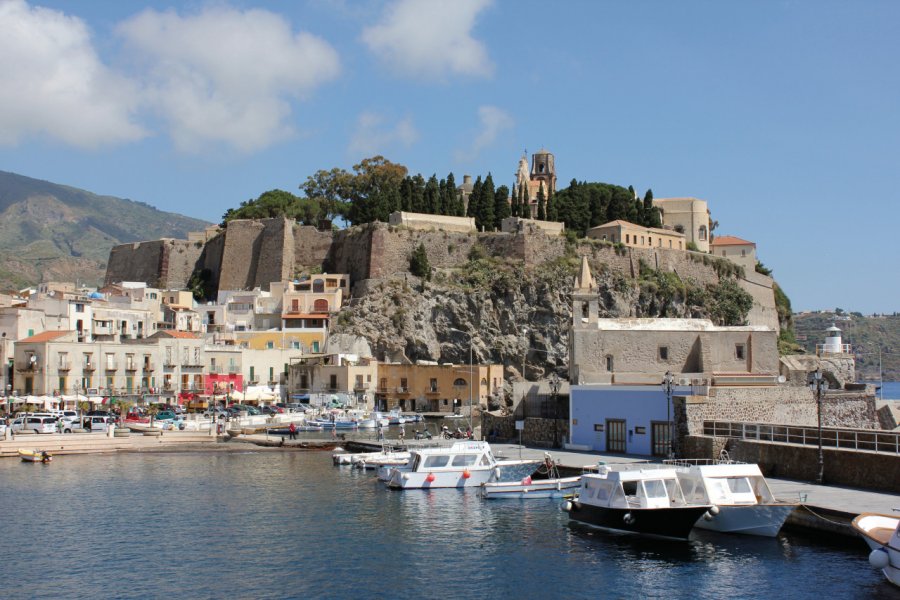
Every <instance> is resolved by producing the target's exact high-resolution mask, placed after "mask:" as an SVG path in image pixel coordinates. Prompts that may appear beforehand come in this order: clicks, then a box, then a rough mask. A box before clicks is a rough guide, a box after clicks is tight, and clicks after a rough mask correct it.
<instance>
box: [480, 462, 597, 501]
mask: <svg viewBox="0 0 900 600" xmlns="http://www.w3.org/2000/svg"><path fill="white" fill-rule="evenodd" d="M534 474H536V475H538V476H539V477H540V476H542V475H546V478H539V479H535V478H533V477H532V474H528V475H526V476H525V477H523V478H522V479H521V480H518V481H514V480H508V481H492V482H488V483H483V484H481V497H482V498H487V499H492V498H493V499H502V498H522V499H524V498H563V497H565V496H567V495H570V494H573V493H574V492H575V491H576V490H577V489H578V488H579V487H581V475H577V476H574V477H560V476H559V469H558V468H557V465H556V463H554V462H553V459H552V458H551V456H550V454H549V453H545V454H544V464H543V465H541V466H540V468H538V469H537V471H536V473H534Z"/></svg>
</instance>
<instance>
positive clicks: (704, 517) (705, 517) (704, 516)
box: [703, 511, 713, 521]
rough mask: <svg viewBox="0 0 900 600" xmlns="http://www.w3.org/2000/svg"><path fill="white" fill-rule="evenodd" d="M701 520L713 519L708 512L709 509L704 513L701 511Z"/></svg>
mask: <svg viewBox="0 0 900 600" xmlns="http://www.w3.org/2000/svg"><path fill="white" fill-rule="evenodd" d="M703 520H704V521H712V520H713V516H712V515H711V514H709V511H706V512H705V513H703Z"/></svg>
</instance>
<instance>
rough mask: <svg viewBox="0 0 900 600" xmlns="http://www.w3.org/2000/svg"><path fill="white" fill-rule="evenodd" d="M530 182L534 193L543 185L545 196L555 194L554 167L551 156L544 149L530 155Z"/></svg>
mask: <svg viewBox="0 0 900 600" xmlns="http://www.w3.org/2000/svg"><path fill="white" fill-rule="evenodd" d="M531 181H532V184H531V185H532V188H533V189H534V190H535V193H537V190H538V189H540V187H541V184H543V185H544V195H545V196H549V195H550V194H555V193H556V166H555V165H554V164H553V154H551V153H550V151H549V150H547V149H546V148H541V149H540V150H538V151H537V152H535V153H534V154H532V155H531Z"/></svg>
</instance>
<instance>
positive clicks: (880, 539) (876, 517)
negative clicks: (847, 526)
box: [853, 508, 900, 586]
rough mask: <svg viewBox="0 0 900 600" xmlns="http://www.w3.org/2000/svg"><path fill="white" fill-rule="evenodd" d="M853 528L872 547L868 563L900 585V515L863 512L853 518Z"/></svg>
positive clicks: (889, 579)
mask: <svg viewBox="0 0 900 600" xmlns="http://www.w3.org/2000/svg"><path fill="white" fill-rule="evenodd" d="M894 510H895V511H896V510H900V509H896V508H895V509H894ZM853 528H854V529H855V530H856V531H857V533H859V535H860V536H862V538H863V539H864V540H865V541H866V544H868V545H869V548H871V549H872V552H870V553H869V564H871V565H872V566H873V567H875V568H876V569H881V572H882V573H884V576H885V577H887V580H888V581H890V582H891V583H893V584H894V585H896V586H900V517H898V516H891V515H880V514H877V513H863V514H861V515H859V516H858V517H856V518H855V519H853Z"/></svg>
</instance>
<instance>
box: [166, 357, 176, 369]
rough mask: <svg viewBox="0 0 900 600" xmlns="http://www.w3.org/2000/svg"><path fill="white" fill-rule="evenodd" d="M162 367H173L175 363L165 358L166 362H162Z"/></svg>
mask: <svg viewBox="0 0 900 600" xmlns="http://www.w3.org/2000/svg"><path fill="white" fill-rule="evenodd" d="M163 368H164V369H174V368H175V363H173V362H172V361H171V360H169V359H166V362H164V363H163Z"/></svg>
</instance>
